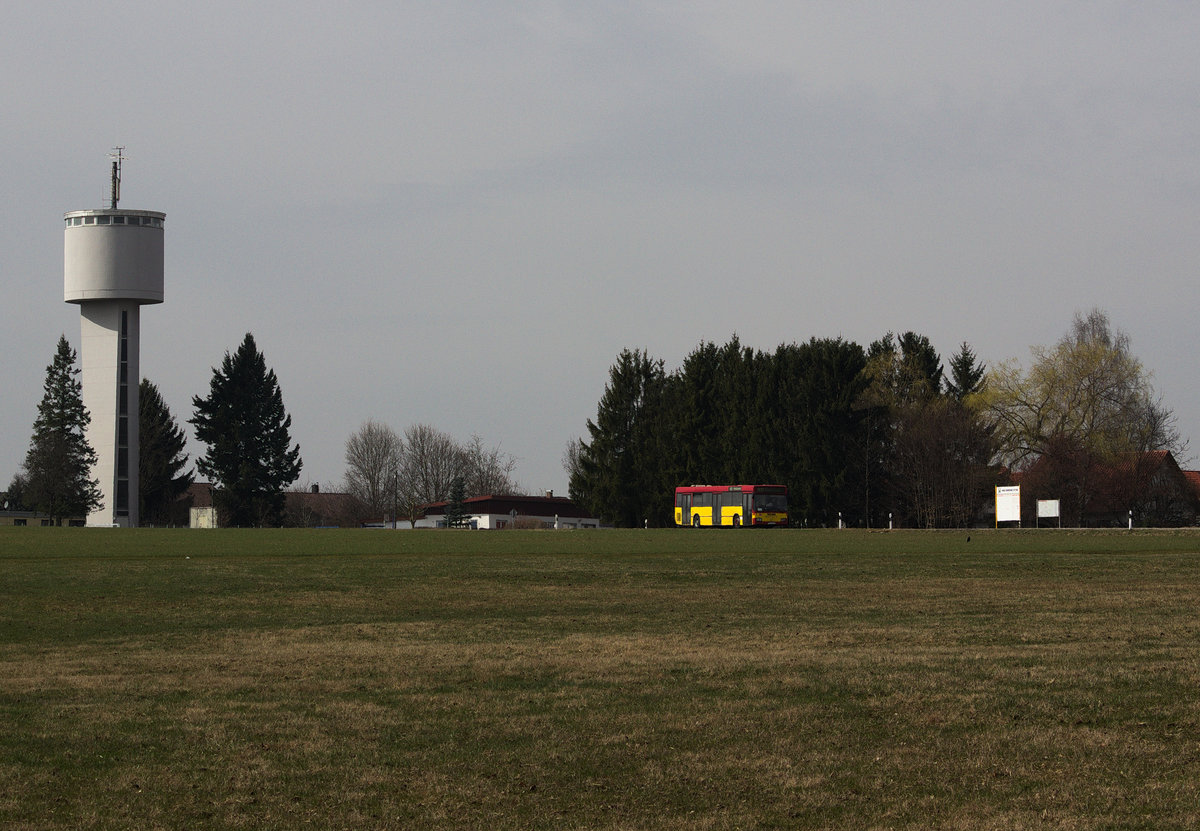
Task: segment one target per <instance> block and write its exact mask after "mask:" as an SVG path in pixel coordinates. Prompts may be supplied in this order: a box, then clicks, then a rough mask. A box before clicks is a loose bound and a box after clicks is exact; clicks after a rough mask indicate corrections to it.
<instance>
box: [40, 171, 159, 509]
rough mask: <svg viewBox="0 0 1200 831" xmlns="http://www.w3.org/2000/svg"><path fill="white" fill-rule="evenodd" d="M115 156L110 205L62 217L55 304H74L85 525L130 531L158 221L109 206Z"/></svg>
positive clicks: (155, 294) (117, 180)
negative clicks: (85, 454) (90, 482)
mask: <svg viewBox="0 0 1200 831" xmlns="http://www.w3.org/2000/svg"><path fill="white" fill-rule="evenodd" d="M122 149H123V148H120V147H118V148H116V150H115V153H114V155H113V159H114V160H113V163H112V202H111V206H110V207H109V208H107V209H101V210H89V211H70V212H68V213H67V214H66V216H65V218H66V223H67V227H66V236H65V242H64V248H63V253H64V257H63V299H64V300H65V301H66V302H68V303H78V304H79V311H80V332H81V340H80V365H81V368H82V372H81V375H80V377H81V379H82V382H83V405H84V406H85V407H87V409H88V412H90V413H91V416H92V422H91V424H90V425H89V426H88V430H87V439H88V443H89V444H91V446H92V449H93V450H95V451H96V456H97V461H96V466H95V467H94V468H93V469H92V477H93V478H95V479H98V480H99V481H100V492H101V494H102V497H101V504H100V507H98V508H97V509H96V510H95V511H93V512H92V513H90V514H88V517H87V524H88V525H121V526H136V525H137V524H138V383H139V382H140V381H141V377H142V376H141V370H140V367H139V364H138V352H139V349H140V340H141V337H140V336H141V321H140V318H141V307H142V305H143V304H147V303H161V302H163V220H164V219H166V214H163V213H159V212H158V211H135V210H126V209H121V208H118V207H117V202H118V200H119V199H120V197H121V161H122V159H123V156H122V153H121V151H122Z"/></svg>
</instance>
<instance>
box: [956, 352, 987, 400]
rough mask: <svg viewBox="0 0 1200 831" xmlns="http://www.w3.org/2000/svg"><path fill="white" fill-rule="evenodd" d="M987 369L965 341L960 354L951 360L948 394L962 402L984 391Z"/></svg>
mask: <svg viewBox="0 0 1200 831" xmlns="http://www.w3.org/2000/svg"><path fill="white" fill-rule="evenodd" d="M986 372H987V368H986V367H985V366H984V365H983V364H982V363H980V362H979V359H978V358H976V357H975V353H974V352H972V351H971V347H970V345H969V344H968V343H967V342H966V341H963V343H962V346H960V347H959V348H958V353H957V354H956V355H955V356H954V357H953V358H951V359H950V377H949V378H947V379H946V392H947V394H949V395H951V396H953V397H954V398H956V399H958V400H959V401H962V400H963V399H964V398H966V397H967V396H968V395H971V394H973V393H977V392H979V391H980V390H981V389H983V376H984V374H985V373H986Z"/></svg>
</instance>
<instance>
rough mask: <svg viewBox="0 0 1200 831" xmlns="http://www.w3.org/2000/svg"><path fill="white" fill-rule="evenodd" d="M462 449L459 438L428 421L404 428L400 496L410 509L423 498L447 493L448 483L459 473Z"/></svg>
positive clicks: (438, 498)
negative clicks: (431, 424) (427, 422)
mask: <svg viewBox="0 0 1200 831" xmlns="http://www.w3.org/2000/svg"><path fill="white" fill-rule="evenodd" d="M460 461H461V450H460V449H459V446H458V442H456V441H455V440H454V438H453V437H452V436H450V435H449V434H448V433H443V432H442V431H441V430H438V429H437V428H435V427H432V426H430V425H428V424H414V425H412V426H411V427H409V428H408V429H407V430H405V431H404V453H403V456H402V461H401V464H400V493H401V499H402V501H403V502H405V503H406V504H407V505H408V506H409V507H410V509H411V508H412V507H415V506H416V505H421V504H423V503H426V502H441V501H443V500H445V499H446V498H447V497H448V496H449V495H450V484H451V483H452V482H453V481H454V477H455V476H457V475H458V472H459V464H460Z"/></svg>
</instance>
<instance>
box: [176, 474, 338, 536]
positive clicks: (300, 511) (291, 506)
mask: <svg viewBox="0 0 1200 831" xmlns="http://www.w3.org/2000/svg"><path fill="white" fill-rule="evenodd" d="M215 493H216V487H215V486H213V485H212V484H210V483H208V482H196V483H195V484H193V485H192V486H191V487H189V488H188V489H187V490H186V491H185V492H184V493H183V495H182V496H180V497H179V499H178V500H177V501H176V503H175V507H174V508H173V509H172V511H171V522H172V524H175V525H186V526H188V527H189V528H216V527H218V526H219V517H218V515H217V508H216V505H215V503H214V500H213V496H214V494H215ZM284 498H285V499H286V506H285V508H284V522H285V523H286V524H287V525H289V526H292V527H330V526H338V527H351V528H353V527H357V526H358V524H359V519H360V517H361V514H362V506H361V505H360V504H359V502H358V500H356V499H355V498H354V497H353V496H351V495H350V494H348V493H323V492H322V491H321V490H320V488H319V487H318V486H317V485H313V486H312V487H311V488H309V489H308V490H303V491H288V492H287V493H285V494H284Z"/></svg>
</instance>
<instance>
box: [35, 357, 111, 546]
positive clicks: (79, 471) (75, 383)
mask: <svg viewBox="0 0 1200 831" xmlns="http://www.w3.org/2000/svg"><path fill="white" fill-rule="evenodd" d="M78 375H79V370H78V369H76V368H75V350H73V349H72V348H71V346H70V344H68V343H67V338H66V336H65V335H64V336H61V337H60V338H59V339H58V349H57V350H56V351H55V353H54V360H53V362H51V364H50V366H48V367H46V383H45V386H44V387H43V389H44V390H45V392H44V394H43V396H42V402H41V403H40V404H38V415H37V419H36V420H35V421H34V423H33V439H32V440H31V441H30V445H29V452H28V453H27V454H26V456H25V468H24V469H25V477H26V491H25V493H24V495H23V498H24V501H25V502H26V503H27V504H29V505H31V506H32V507H33V508H34V510H37V511H40V512H42V513H44V514H48V515H49V516H50V517H51V519H53V520H54V522H55V523H56V524H58V525H62V521H63V519H64V518H65V517H78V516H84V515H86V514H87V513H88V512H90V511H92V510H95V509H96V508H97V507H99V506H100V501H101V498H102V495H101V493H100V483H99V481H98V480H96V479H93V478H91V472H92V466H93V465H95V464H96V451H94V450H93V449H92V447H91V445H89V444H88V441H87V436H86V430H87V426H88V424H90V423H91V420H92V418H91V415H90V414H89V413H88V411H87V409H86V408H85V407H84V406H83V395H82V391H83V384H82V383H81V382H80V381H79V379H78V377H77V376H78Z"/></svg>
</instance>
